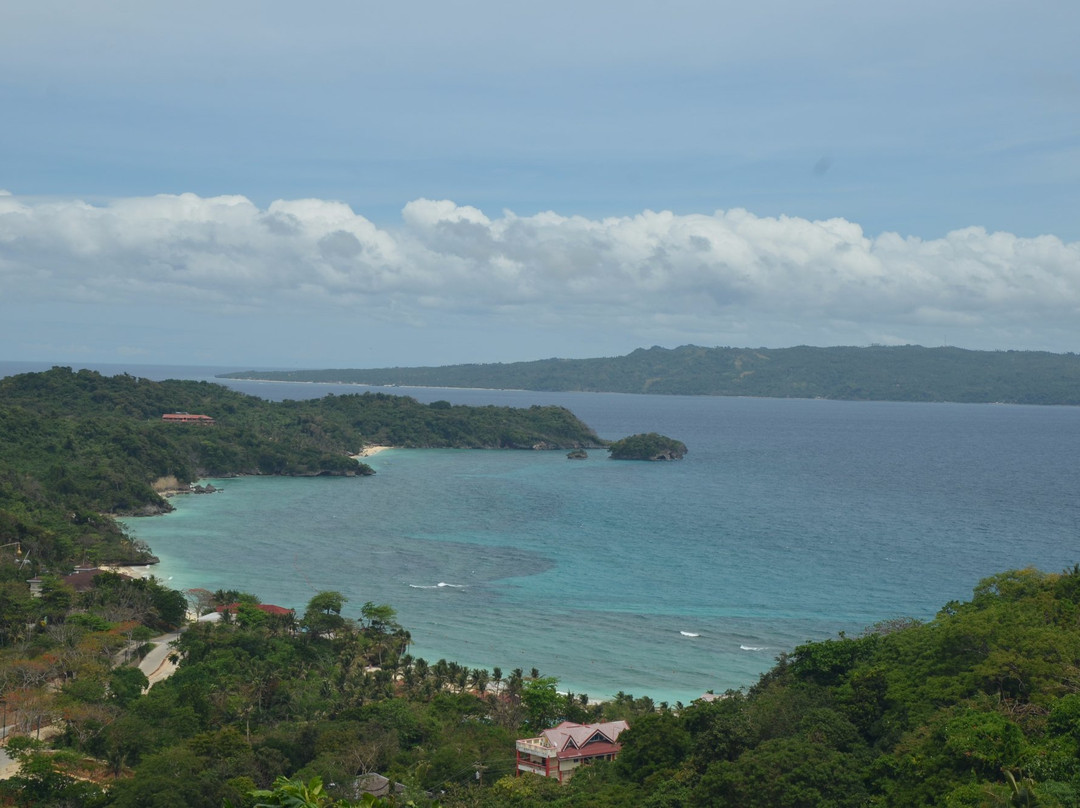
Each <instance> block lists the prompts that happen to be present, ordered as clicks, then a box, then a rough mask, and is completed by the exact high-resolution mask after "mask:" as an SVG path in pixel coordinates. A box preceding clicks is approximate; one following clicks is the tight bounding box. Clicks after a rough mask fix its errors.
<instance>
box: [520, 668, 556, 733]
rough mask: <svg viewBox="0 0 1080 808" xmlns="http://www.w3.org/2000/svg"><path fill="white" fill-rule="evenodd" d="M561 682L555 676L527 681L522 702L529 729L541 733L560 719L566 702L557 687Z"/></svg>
mask: <svg viewBox="0 0 1080 808" xmlns="http://www.w3.org/2000/svg"><path fill="white" fill-rule="evenodd" d="M558 683H559V680H558V679H556V678H555V677H554V676H541V677H538V678H536V679H529V680H527V681H526V682H525V683H524V684H523V685H522V688H521V702H522V704H524V705H525V712H526V715H527V716H528V718H527V721H528V723H529V729H531V730H532V731H533V732H539V731H540V730H542V729H546V728H547V727H550V726H552V725H553V724H554V723H555V719H556V718H558V717H559V711H560V709H561V708H562V707H563V706H564V704H565V701H564V699H563V697H562V696H560V695H559V691H558V690H556V689H555V686H556V685H557V684H558Z"/></svg>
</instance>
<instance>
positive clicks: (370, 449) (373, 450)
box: [300, 382, 394, 458]
mask: <svg viewBox="0 0 1080 808" xmlns="http://www.w3.org/2000/svg"><path fill="white" fill-rule="evenodd" d="M300 383H301V384H302V383H303V382H300ZM393 448H394V447H393V446H365V447H364V448H363V449H361V450H360V451H359V452H358V453H357V454H354V455H353V457H354V458H362V457H371V456H372V455H377V454H378V453H379V452H385V451H386V450H387V449H393Z"/></svg>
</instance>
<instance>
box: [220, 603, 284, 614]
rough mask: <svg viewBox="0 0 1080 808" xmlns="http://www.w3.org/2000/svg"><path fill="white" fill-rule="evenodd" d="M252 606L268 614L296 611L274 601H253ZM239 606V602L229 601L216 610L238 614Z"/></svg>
mask: <svg viewBox="0 0 1080 808" xmlns="http://www.w3.org/2000/svg"><path fill="white" fill-rule="evenodd" d="M252 606H254V607H255V608H256V609H258V610H259V611H260V612H266V613H267V614H292V613H293V612H294V611H295V610H294V609H286V608H285V607H284V606H275V605H274V604H273V603H253V604H252ZM239 608H240V604H239V603H229V604H227V605H225V606H218V607H217V610H216V611H218V612H228V613H229V614H236V610H237V609H239Z"/></svg>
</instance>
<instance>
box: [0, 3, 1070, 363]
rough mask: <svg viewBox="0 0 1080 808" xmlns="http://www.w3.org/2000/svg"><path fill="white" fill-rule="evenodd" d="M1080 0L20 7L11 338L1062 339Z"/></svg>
mask: <svg viewBox="0 0 1080 808" xmlns="http://www.w3.org/2000/svg"><path fill="white" fill-rule="evenodd" d="M1077 30H1080V6H1077V5H1076V4H1072V3H1066V2H1043V3H1039V2H1035V3H1029V4H1027V5H1025V6H1024V7H1023V8H1021V7H1020V6H1018V5H1017V4H1015V3H1011V2H1010V3H1005V2H979V3H974V2H950V3H922V2H909V3H904V4H868V3H857V2H822V3H814V4H808V3H795V2H759V3H755V4H733V3H725V2H708V3H706V2H673V3H667V4H659V3H655V2H624V3H621V4H613V3H595V2H583V1H581V0H579V2H575V3H564V2H554V3H546V4H530V5H524V4H520V5H518V4H507V3H494V2H463V3H457V4H444V3H430V2H413V3H399V4H378V5H376V4H370V3H363V2H348V3H345V2H323V3H316V4H307V5H300V4H295V3H281V2H274V1H273V0H264V1H263V2H229V3H205V2H193V3H186V4H184V5H183V6H174V5H167V4H162V3H134V2H116V1H115V0H114V1H113V2H95V0H88V1H87V2H81V3H78V4H68V3H63V4H62V3H59V2H50V1H49V0H35V2H33V3H31V2H26V1H25V0H12V2H8V3H5V4H3V6H2V7H0V116H2V122H3V125H0V188H2V189H5V191H6V192H7V193H6V195H4V196H2V197H0V346H3V348H0V354H4V356H3V357H0V358H6V359H12V360H19V359H26V360H47V361H53V360H55V361H64V362H74V363H77V362H78V361H79V360H80V359H83V360H86V361H97V362H108V361H122V360H125V359H131V360H138V361H145V362H179V361H183V360H185V359H187V360H191V361H194V362H206V361H211V362H212V361H218V362H220V363H222V364H229V365H234V364H241V365H243V364H251V365H281V366H328V365H334V366H342V365H351V366H369V365H396V364H402V365H415V364H441V363H447V362H467V361H513V360H519V359H533V358H540V357H547V356H596V355H613V354H622V353H626V352H629V351H631V350H633V349H634V348H636V347H641V346H648V345H652V344H661V345H667V346H674V345H679V344H684V343H688V342H693V343H697V344H704V345H746V346H772V347H781V346H785V345H792V344H801V343H804V344H813V345H833V344H870V343H908V342H918V343H921V344H927V345H938V344H943V343H949V344H953V345H961V346H964V347H972V348H992V349H1001V348H1031V349H1045V350H1054V351H1071V350H1075V349H1076V345H1077V336H1078V334H1077V331H1078V329H1077V323H1080V316H1078V315H1080V57H1078V56H1077V48H1076V47H1075V42H1074V38H1075V33H1076V31H1077Z"/></svg>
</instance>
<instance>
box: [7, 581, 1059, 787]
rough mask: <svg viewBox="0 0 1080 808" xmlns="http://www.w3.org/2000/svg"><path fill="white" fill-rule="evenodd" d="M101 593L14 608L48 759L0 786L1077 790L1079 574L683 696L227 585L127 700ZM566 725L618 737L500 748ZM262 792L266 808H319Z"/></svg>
mask: <svg viewBox="0 0 1080 808" xmlns="http://www.w3.org/2000/svg"><path fill="white" fill-rule="evenodd" d="M127 586H128V588H130V585H127ZM101 590H102V591H100V592H98V591H96V590H95V591H94V592H92V593H91V595H89V596H86V597H83V598H75V599H74V600H71V601H69V609H67V610H63V609H58V608H57V607H56V602H57V596H58V595H57V594H53V595H51V596H50V601H49V602H48V603H43V602H38V603H36V604H35V603H29V601H28V600H27V599H24V601H25V602H26V603H27V604H28V605H26V608H27V609H30V610H33V609H37V610H38V611H40V610H42V609H45V608H51V609H52V611H51V612H50V614H51V615H52V619H51V621H50V623H51V625H53V626H57V627H61V626H62V627H65V628H63V629H62V630H61V629H59V628H56V629H50V631H49V632H48V633H47V634H41V635H39V636H38V637H37V638H36V639H35V640H34V642H29V641H26V640H25V639H23V640H20V639H19V638H17V637H16V638H14V639H9V641H8V643H9V644H8V646H7V647H6V648H4V649H3V651H2V654H3V657H2V659H3V664H4V667H3V668H0V670H3V671H5V674H4V677H3V680H2V681H3V683H4V695H5V697H6V699H7V703H8V704H9V709H10V710H11V711H12V714H13V715H14V716H15V717H16V718H17V720H18V721H20V722H25V721H26V720H31V721H32V720H33V719H34V717H35V716H42V717H44V720H47V721H50V722H55V723H57V724H58V725H59V726H60V727H61V728H62V729H63V731H62V732H61V733H60V734H59V735H57V736H56V737H55V739H54V741H53V742H52V745H53V746H54V747H55V751H48V750H44V749H40V748H37V749H36V748H35V747H34V744H33V743H32V742H29V741H25V740H20V741H19V743H18V744H17V748H19V749H21V750H24V751H22V752H21V754H22V756H23V759H24V760H25V761H26V763H25V768H24V772H23V774H22V775H21V776H19V777H17V778H15V779H14V780H11V781H8V782H7V783H6V784H0V801H2V800H3V799H5V798H6V799H9V800H12V801H13V803H14V804H17V805H38V806H44V805H49V806H60V805H100V806H132V808H134V807H135V806H144V805H157V806H165V807H166V808H171V807H172V806H176V808H181V807H182V808H202V807H203V806H205V808H218V807H219V806H221V805H222V801H223V800H225V799H228V800H229V801H230V802H231V803H232V804H233V805H236V806H252V805H254V804H255V802H256V799H255V798H253V797H251V796H250V794H251V791H252V790H253V789H256V788H262V789H269V788H271V786H272V785H273V783H274V782H275V781H276V780H278V778H280V777H286V778H291V781H292V784H293V785H292V786H290V787H289V788H291V790H292V791H293V792H294V793H296V794H300V793H302V792H303V790H304V789H302V788H301V787H300V784H301V783H308V784H309V785H310V784H312V783H314V782H315V778H318V779H319V780H321V781H322V783H323V788H324V789H325V791H326V792H327V793H328V795H329V796H332V797H333V798H335V799H340V800H342V801H341V802H340V803H338V802H335V803H334V804H335V805H342V806H344V805H354V804H359V802H358V801H357V794H356V792H355V791H354V786H353V783H354V781H355V778H357V777H358V776H360V775H362V774H365V773H368V772H374V771H377V772H381V773H383V774H386V775H387V776H389V777H390V778H391V779H392V780H394V781H397V782H400V783H403V784H405V786H406V791H405V793H404V794H403V795H402V796H401V797H400V799H399V802H398V803H397V804H399V805H403V804H409V805H415V806H419V807H420V808H423V807H424V806H433V805H435V804H439V805H442V806H444V808H511V807H513V806H542V805H550V806H558V807H559V808H571V807H573V808H593V807H594V806H626V808H631V807H633V808H638V807H639V806H656V807H659V806H666V807H667V808H691V807H692V806H704V805H708V806H740V808H796V807H802V806H805V807H806V808H811V807H814V808H816V807H817V806H833V807H834V808H855V807H856V806H890V807H895V808H910V806H924V805H925V806H948V807H949V808H960V807H961V806H971V808H975V806H1019V805H1026V806H1030V805H1039V806H1044V808H1052V807H1053V806H1077V805H1080V568H1077V569H1073V570H1069V571H1066V572H1064V573H1062V574H1050V575H1048V574H1044V573H1040V572H1037V571H1034V570H1023V571H1015V572H1006V573H1001V574H999V575H995V576H993V577H991V578H988V579H986V580H984V581H982V582H981V583H980V584H979V586H978V587H977V588H976V589H975V592H974V596H973V598H972V599H971V601H969V602H966V603H956V602H954V603H949V604H947V605H946V606H945V607H944V608H943V609H942V610H941V612H939V613H938V615H937V616H936V617H935V618H934V619H933V620H931V621H929V622H926V623H920V622H918V621H914V620H903V619H898V620H893V621H890V622H887V623H883V624H879V625H876V626H873V627H871V628H869V629H868V630H867V631H866V632H865V633H863V634H861V635H860V636H855V637H846V636H843V635H841V636H840V637H838V638H836V639H833V640H829V641H825V642H813V643H807V644H805V645H802V646H799V647H797V648H795V649H794V651H793V652H792V653H791V654H789V655H786V656H782V657H781V658H780V659H779V661H778V663H777V664H776V666H775V667H774V668H773V669H772V670H770V671H769V672H767V673H766V674H765V675H764V676H762V677H761V679H760V681H758V682H757V683H756V684H755V685H754V686H752V687H750V688H748V689H747V690H745V691H731V692H728V693H726V694H723V695H722V696H720V697H717V698H715V699H713V700H707V699H701V700H697V701H695V702H694V703H693V704H690V705H681V704H678V705H656V704H654V703H653V702H652V701H651V700H649V699H648V698H647V697H639V698H635V697H633V696H630V695H626V694H619V695H618V697H617V698H615V699H614V700H612V701H609V702H606V703H604V704H588V703H586V700H585V699H584V697H580V698H579V697H578V696H576V695H574V694H561V693H559V692H558V683H557V681H556V680H555V679H553V678H551V677H545V676H543V675H541V674H540V672H539V671H538V670H533V671H531V672H528V673H527V672H525V671H523V670H522V669H521V668H517V669H514V670H512V671H503V670H500V669H498V668H494V669H491V670H486V669H478V668H477V669H473V668H467V667H464V666H462V665H460V664H458V663H455V662H451V661H446V660H439V661H437V662H434V663H431V662H428V661H426V660H423V659H419V658H414V657H412V656H411V655H409V653H408V649H407V646H408V632H407V631H406V630H405V629H404V628H403V627H401V626H399V625H398V624H397V623H396V622H395V615H394V611H393V609H392V608H390V607H389V606H385V605H381V606H380V605H375V604H371V603H367V604H364V605H363V606H361V607H350V606H349V604H348V603H347V602H346V601H345V600H344V599H343V598H342V597H341V596H340V595H339V594H338V593H333V592H326V593H320V594H318V595H316V596H315V597H313V598H312V601H311V603H310V604H309V606H308V608H307V610H306V611H305V612H304V614H303V615H298V616H297V618H296V619H293V618H292V617H291V616H284V617H274V616H269V615H266V614H263V613H262V612H260V611H258V610H257V609H256V608H254V607H253V606H252V605H251V604H253V603H254V602H255V601H254V600H253V599H252V598H251V597H250V596H246V595H242V594H239V593H234V592H219V593H214V594H213V596H211V593H203V594H204V595H206V596H207V598H206V599H205V600H204V601H202V602H204V603H205V604H212V603H214V602H223V601H228V600H230V599H236V598H240V600H241V607H240V609H239V610H238V612H237V616H236V619H235V620H234V621H231V622H222V623H218V624H199V625H196V626H193V627H192V628H191V629H189V630H188V631H187V632H186V633H185V634H184V635H183V638H182V639H181V640H180V642H179V646H178V649H177V653H178V654H179V656H180V657H181V663H180V667H179V670H178V672H177V673H176V674H175V675H173V676H172V677H171V678H169V679H167V680H165V681H163V682H161V683H159V684H157V685H155V687H154V688H153V689H152V690H150V691H149V693H147V694H145V695H140V676H141V674H139V673H138V672H137V671H133V670H132V669H130V668H120V669H113V670H110V669H109V666H108V664H106V662H105V660H106V659H107V658H108V652H106V655H105V657H103V656H102V655H101V653H100V649H102V648H105V649H108V648H112V649H115V648H116V647H117V644H118V643H121V644H122V642H123V631H122V630H121V629H120V628H118V625H117V624H116V623H114V622H112V621H114V620H116V619H117V618H118V617H120V616H122V615H124V614H129V612H126V611H123V609H122V608H121V603H123V602H127V601H121V600H119V596H120V595H121V594H122V593H123V587H122V582H121V581H118V580H112V581H104V582H103V587H101ZM65 611H66V613H65ZM350 614H351V615H353V616H352V617H350V616H349V615H350ZM9 637H10V635H9ZM536 664H537V665H539V666H542V665H543V660H537V661H536ZM50 681H51V682H53V683H54V685H53V686H52V687H48V686H46V683H47V682H50ZM56 683H59V686H56ZM27 717H29V719H27ZM562 719H569V720H573V721H579V722H581V721H590V720H600V719H603V720H615V719H626V720H628V721H629V723H630V729H629V730H628V731H626V732H625V733H623V735H622V736H621V738H620V741H621V742H622V743H623V749H622V752H621V754H620V755H619V757H618V758H617V759H616V760H615V761H614V762H613V763H596V764H594V765H593V766H591V767H588V768H585V769H582V770H580V771H579V772H578V773H576V774H575V776H574V778H573V779H572V780H571V781H570V783H569V784H566V785H559V784H558V783H557V782H556V781H554V780H546V779H543V778H539V777H536V776H534V775H526V776H523V777H520V778H515V777H514V776H513V769H514V741H515V739H516V738H521V737H531V736H533V735H535V734H536V732H537V731H538V730H539V729H541V728H544V727H547V726H553V725H554V724H555V723H557V722H558V721H560V720H562ZM30 726H33V724H32V723H31V724H30ZM478 771H479V772H482V773H483V778H482V780H478V779H477V778H476V773H477V772H478ZM279 783H280V781H279ZM319 790H320V789H319V788H318V787H315V788H309V789H307V791H308V793H309V794H317V793H319ZM277 792H278V796H279V797H282V801H277V802H269V801H268V802H265V804H271V805H286V804H290V805H304V806H307V805H329V804H330V802H329V798H327V799H326V800H324V801H312V802H287V801H284V796H285V790H283V789H282V788H281V787H280V784H279V788H278V789H277ZM261 799H264V800H265V799H266V798H265V797H263V798H261ZM382 804H385V803H382Z"/></svg>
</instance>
